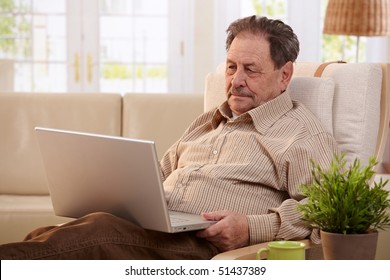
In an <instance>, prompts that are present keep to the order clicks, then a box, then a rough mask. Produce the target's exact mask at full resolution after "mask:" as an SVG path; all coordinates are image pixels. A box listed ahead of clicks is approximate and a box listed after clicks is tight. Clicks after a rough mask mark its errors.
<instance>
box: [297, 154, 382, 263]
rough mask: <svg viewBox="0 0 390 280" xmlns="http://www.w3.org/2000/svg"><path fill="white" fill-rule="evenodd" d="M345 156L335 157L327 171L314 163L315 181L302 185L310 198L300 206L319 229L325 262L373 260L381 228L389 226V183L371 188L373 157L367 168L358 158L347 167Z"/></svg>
mask: <svg viewBox="0 0 390 280" xmlns="http://www.w3.org/2000/svg"><path fill="white" fill-rule="evenodd" d="M344 157H345V154H342V155H335V158H334V159H333V161H332V162H331V165H330V167H329V169H326V170H325V169H323V168H322V167H321V166H320V165H318V164H315V163H314V162H312V175H313V182H312V183H311V184H308V185H303V186H302V193H303V195H305V196H307V199H306V203H303V204H300V205H299V206H298V207H299V210H300V211H301V212H302V214H303V219H304V220H305V221H306V222H308V223H309V224H310V225H311V226H312V227H314V228H318V229H320V233H321V243H322V248H323V253H324V258H325V259H374V258H375V253H376V246H377V240H378V229H384V228H385V227H388V226H390V213H389V210H390V199H389V191H387V190H386V189H385V188H384V187H385V185H386V184H387V180H386V181H382V178H381V179H380V180H379V182H374V184H373V185H371V182H372V180H371V179H372V178H373V175H374V174H375V171H374V166H375V165H376V164H377V162H376V161H375V159H374V158H373V157H371V158H370V159H369V163H368V165H367V166H365V167H361V164H360V160H359V159H355V160H354V162H353V163H352V164H351V165H349V166H348V167H347V166H346V165H347V161H346V160H345V159H344ZM366 239H367V241H366Z"/></svg>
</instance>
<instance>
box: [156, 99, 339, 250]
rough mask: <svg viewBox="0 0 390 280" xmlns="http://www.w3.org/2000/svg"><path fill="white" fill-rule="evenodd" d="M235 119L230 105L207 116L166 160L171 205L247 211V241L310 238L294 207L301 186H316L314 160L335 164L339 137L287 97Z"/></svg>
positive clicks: (181, 208)
mask: <svg viewBox="0 0 390 280" xmlns="http://www.w3.org/2000/svg"><path fill="white" fill-rule="evenodd" d="M231 116H232V112H231V110H230V109H229V107H228V105H227V103H224V104H222V105H221V106H220V107H219V108H218V109H215V110H214V111H210V112H207V113H204V114H202V115H201V116H199V117H198V118H197V119H196V120H195V121H194V122H193V123H192V125H191V126H190V127H189V128H188V129H187V130H186V132H185V133H184V135H183V136H182V137H181V138H180V139H179V140H178V141H177V142H176V143H175V144H174V145H173V146H172V147H171V148H170V149H169V150H168V151H167V153H166V154H165V155H164V157H163V159H162V161H161V166H162V172H163V177H164V187H165V190H166V194H167V199H168V207H169V208H170V209H172V210H176V211H184V212H189V213H201V212H208V211H217V210H231V211H236V212H239V213H243V214H246V215H247V218H248V222H249V233H250V244H254V243H258V242H265V241H270V240H274V239H301V238H306V237H308V236H310V235H311V233H312V230H311V229H308V228H307V227H306V226H305V225H304V223H303V222H302V220H301V216H300V214H299V212H298V211H297V209H296V206H297V203H298V201H301V200H302V199H303V198H304V197H302V195H300V193H299V187H300V185H301V184H302V183H309V182H310V181H311V172H310V168H311V165H310V159H312V160H314V161H315V162H317V163H319V164H320V165H322V166H327V165H328V164H329V163H330V161H331V159H332V157H333V155H334V153H335V152H336V143H335V140H334V138H333V137H332V136H331V135H330V134H329V133H327V132H325V130H324V128H323V127H322V125H321V124H320V123H319V121H318V120H317V119H316V118H315V117H314V116H313V115H312V113H311V112H310V111H308V110H307V109H306V108H305V107H304V106H303V105H301V104H300V103H298V102H295V101H292V100H291V98H290V96H289V95H288V94H287V93H283V94H281V95H280V96H279V97H277V98H275V99H273V100H271V101H269V102H267V103H265V104H263V105H261V106H259V107H257V108H255V109H253V110H251V111H249V112H247V113H245V114H242V115H240V116H238V117H237V118H234V119H233V118H232V117H231ZM179 117H180V116H179ZM312 239H313V240H314V241H316V240H315V239H316V237H314V235H313V234H312Z"/></svg>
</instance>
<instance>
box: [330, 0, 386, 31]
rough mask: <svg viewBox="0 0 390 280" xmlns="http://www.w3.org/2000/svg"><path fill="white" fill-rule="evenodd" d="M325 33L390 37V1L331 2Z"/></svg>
mask: <svg viewBox="0 0 390 280" xmlns="http://www.w3.org/2000/svg"><path fill="white" fill-rule="evenodd" d="M323 32H324V33H326V34H339V35H354V36H386V35H390V0H329V2H328V6H327V9H326V15H325V23H324V30H323Z"/></svg>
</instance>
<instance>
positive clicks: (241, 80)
mask: <svg viewBox="0 0 390 280" xmlns="http://www.w3.org/2000/svg"><path fill="white" fill-rule="evenodd" d="M231 83H232V86H233V87H234V88H238V87H242V86H245V85H246V75H245V73H244V71H242V70H237V71H236V73H234V75H233V79H232V81H231Z"/></svg>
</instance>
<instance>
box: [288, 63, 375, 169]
mask: <svg viewBox="0 0 390 280" xmlns="http://www.w3.org/2000/svg"><path fill="white" fill-rule="evenodd" d="M319 65H320V64H315V63H314V64H313V63H297V64H296V66H295V72H294V75H295V76H296V77H299V76H307V75H314V72H315V71H316V69H317V67H318V66H319ZM322 77H323V78H324V77H330V78H332V79H333V81H334V83H335V93H334V97H333V135H334V137H335V138H336V140H337V143H338V146H339V149H340V151H343V152H345V153H346V159H347V160H348V161H349V162H352V161H353V160H354V159H355V158H356V157H359V158H360V159H361V161H362V164H363V165H365V164H366V163H367V162H368V158H369V157H370V156H372V155H374V154H375V153H376V148H377V140H378V131H379V126H380V114H381V104H380V102H381V90H382V88H381V85H382V83H381V81H382V69H381V65H380V64H375V63H351V64H348V63H341V64H340V63H335V64H329V65H328V66H327V67H326V68H325V70H324V72H323V73H322ZM357 108H358V109H357ZM380 156H381V155H380Z"/></svg>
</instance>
